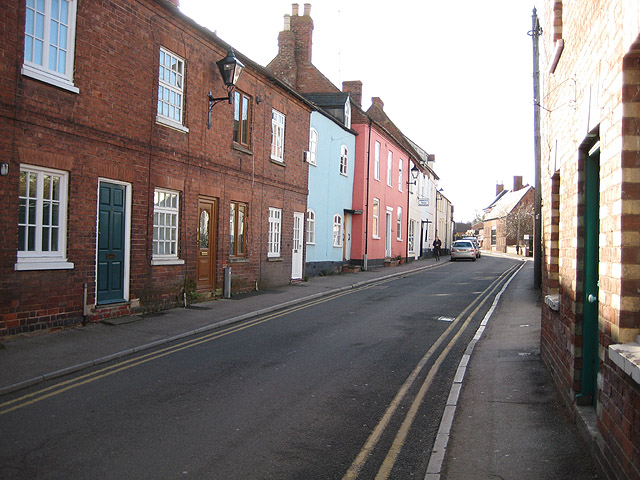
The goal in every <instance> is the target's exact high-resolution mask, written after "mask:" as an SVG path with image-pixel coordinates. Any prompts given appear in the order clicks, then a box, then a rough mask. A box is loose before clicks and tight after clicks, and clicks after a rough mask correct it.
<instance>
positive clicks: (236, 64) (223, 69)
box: [207, 50, 244, 128]
mask: <svg viewBox="0 0 640 480" xmlns="http://www.w3.org/2000/svg"><path fill="white" fill-rule="evenodd" d="M216 65H218V69H219V70H220V75H221V76H222V81H223V82H224V84H225V86H226V87H227V92H228V95H227V96H226V97H214V96H213V95H212V94H211V92H209V94H208V95H207V98H208V99H209V117H208V119H207V128H211V109H212V108H213V106H214V105H216V104H217V103H219V102H222V101H223V100H227V101H228V102H229V104H232V103H233V87H235V86H236V83H238V79H239V78H240V74H241V73H242V70H244V64H243V63H242V62H241V61H240V60H238V59H237V58H236V56H235V54H234V53H233V50H229V51H228V52H227V56H226V57H224V58H223V59H222V60H220V61H218V62H216Z"/></svg>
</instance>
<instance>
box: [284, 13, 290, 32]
mask: <svg viewBox="0 0 640 480" xmlns="http://www.w3.org/2000/svg"><path fill="white" fill-rule="evenodd" d="M284 29H285V31H287V30H291V15H289V14H286V15H285V16H284Z"/></svg>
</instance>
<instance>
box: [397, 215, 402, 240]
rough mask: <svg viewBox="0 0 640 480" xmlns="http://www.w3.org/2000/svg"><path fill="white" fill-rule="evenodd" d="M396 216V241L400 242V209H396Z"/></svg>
mask: <svg viewBox="0 0 640 480" xmlns="http://www.w3.org/2000/svg"><path fill="white" fill-rule="evenodd" d="M396 215H397V220H396V240H402V207H398V210H397V214H396Z"/></svg>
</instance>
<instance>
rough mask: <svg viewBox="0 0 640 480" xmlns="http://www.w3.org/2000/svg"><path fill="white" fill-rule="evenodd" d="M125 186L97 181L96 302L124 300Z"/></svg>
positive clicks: (105, 302)
mask: <svg viewBox="0 0 640 480" xmlns="http://www.w3.org/2000/svg"><path fill="white" fill-rule="evenodd" d="M125 192H126V190H125V187H124V186H123V185H116V184H113V183H107V182H100V186H99V194H98V195H99V199H98V258H97V264H98V266H97V278H96V284H97V292H96V293H97V299H96V300H97V303H98V304H108V303H118V302H124V301H125V298H124V270H125V265H124V262H125V254H124V251H125V244H124V241H125V240H124V239H125V215H126V210H125V208H126V203H125Z"/></svg>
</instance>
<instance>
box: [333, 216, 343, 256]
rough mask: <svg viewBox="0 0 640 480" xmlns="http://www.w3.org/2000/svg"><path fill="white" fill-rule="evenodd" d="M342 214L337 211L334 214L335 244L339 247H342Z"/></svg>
mask: <svg viewBox="0 0 640 480" xmlns="http://www.w3.org/2000/svg"><path fill="white" fill-rule="evenodd" d="M342 227H343V221H342V215H340V214H339V213H336V214H335V215H334V216H333V246H334V247H337V248H341V247H342Z"/></svg>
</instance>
